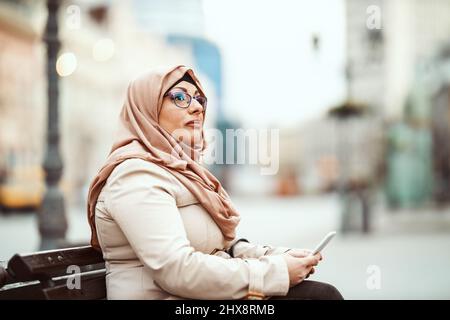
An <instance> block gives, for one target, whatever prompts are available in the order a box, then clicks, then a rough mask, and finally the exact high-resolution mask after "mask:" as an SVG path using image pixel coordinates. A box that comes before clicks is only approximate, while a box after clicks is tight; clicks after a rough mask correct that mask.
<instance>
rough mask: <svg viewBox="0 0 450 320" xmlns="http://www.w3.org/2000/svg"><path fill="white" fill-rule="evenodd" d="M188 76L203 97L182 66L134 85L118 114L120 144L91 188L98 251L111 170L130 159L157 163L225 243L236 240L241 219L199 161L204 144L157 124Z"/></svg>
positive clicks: (150, 75) (90, 217)
mask: <svg viewBox="0 0 450 320" xmlns="http://www.w3.org/2000/svg"><path fill="white" fill-rule="evenodd" d="M186 72H188V74H189V75H190V76H191V77H192V79H194V81H195V82H196V83H197V86H198V90H199V91H200V92H201V93H202V94H203V95H204V91H203V88H202V87H201V84H200V82H199V80H198V78H197V77H196V75H195V74H194V72H193V71H192V70H191V69H189V68H187V67H185V66H183V65H180V66H176V67H170V68H167V67H160V68H155V69H153V70H151V71H150V72H148V73H146V74H144V75H142V76H141V77H139V78H137V79H135V80H134V81H132V82H131V83H130V85H129V87H128V92H127V97H126V100H125V103H124V105H123V108H122V111H121V113H120V119H119V130H118V134H117V138H116V141H115V143H114V144H113V146H112V149H111V151H110V154H109V156H108V158H107V160H106V163H105V165H104V166H103V167H102V168H101V169H100V171H99V173H98V174H97V176H96V177H95V178H94V180H93V181H92V183H91V185H90V187H89V194H88V205H87V214H88V220H89V225H90V227H91V232H92V234H91V245H92V246H93V247H94V248H96V249H97V250H100V246H99V243H98V239H97V232H96V227H95V205H96V202H97V198H98V196H99V194H100V191H101V190H102V188H103V186H104V185H105V183H106V180H107V179H108V177H109V175H110V174H111V172H112V171H113V169H114V168H115V167H116V166H117V165H119V164H120V163H121V162H122V161H124V160H126V159H130V158H140V159H143V160H146V161H149V162H153V163H155V164H157V165H159V166H160V167H162V168H164V169H165V170H167V171H169V172H170V173H171V174H173V175H174V176H175V177H176V178H177V179H179V181H180V182H181V183H182V184H183V185H185V186H186V188H187V189H189V190H190V191H191V192H192V193H193V194H194V196H195V197H196V198H197V199H198V200H199V202H200V203H201V205H202V206H203V207H204V208H205V209H206V210H207V211H208V213H209V214H210V215H211V217H212V218H213V220H214V221H215V222H216V224H217V225H218V227H219V228H220V230H221V231H222V233H223V235H224V237H225V239H226V240H233V239H234V238H235V229H236V227H237V225H238V223H239V220H240V217H239V214H238V212H237V211H236V210H235V208H234V207H233V205H232V203H231V200H230V197H229V196H228V194H227V192H226V191H225V190H224V189H223V187H222V186H221V184H220V182H219V181H218V180H217V178H215V177H214V176H213V175H212V174H211V173H210V172H209V171H208V170H207V169H206V168H204V167H203V166H202V165H201V164H200V163H199V162H198V159H199V156H200V153H201V151H203V150H204V148H205V146H206V144H205V143H204V139H202V145H201V146H200V147H199V148H198V147H197V148H191V147H189V146H187V145H185V144H183V143H182V142H179V141H177V139H175V138H174V137H172V136H171V135H170V134H169V133H168V132H167V131H165V130H164V129H163V128H161V127H160V126H159V124H158V118H159V117H158V116H159V112H160V110H161V105H162V100H163V95H164V93H165V92H166V90H167V89H169V88H170V87H171V85H172V84H173V83H175V82H176V81H177V80H179V79H180V78H181V77H182V76H183V75H184V74H185V73H186ZM202 137H204V136H203V128H202ZM187 153H190V154H189V155H188V154H187Z"/></svg>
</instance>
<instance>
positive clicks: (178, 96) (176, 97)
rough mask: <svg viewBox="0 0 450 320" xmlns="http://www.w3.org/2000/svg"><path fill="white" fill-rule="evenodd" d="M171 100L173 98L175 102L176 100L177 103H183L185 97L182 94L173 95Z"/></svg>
mask: <svg viewBox="0 0 450 320" xmlns="http://www.w3.org/2000/svg"><path fill="white" fill-rule="evenodd" d="M173 98H174V99H175V100H178V101H184V100H186V96H185V95H184V94H183V93H175V94H174V95H173Z"/></svg>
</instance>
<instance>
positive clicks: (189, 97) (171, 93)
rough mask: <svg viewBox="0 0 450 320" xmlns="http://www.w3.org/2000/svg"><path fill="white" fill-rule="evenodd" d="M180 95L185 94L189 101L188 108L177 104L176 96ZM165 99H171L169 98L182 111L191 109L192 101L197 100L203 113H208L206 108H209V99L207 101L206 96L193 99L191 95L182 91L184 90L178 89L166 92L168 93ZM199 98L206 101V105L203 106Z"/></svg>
mask: <svg viewBox="0 0 450 320" xmlns="http://www.w3.org/2000/svg"><path fill="white" fill-rule="evenodd" d="M179 93H182V94H184V95H185V96H186V97H188V99H189V101H188V104H187V106H179V105H178V104H177V100H175V94H179ZM164 97H169V98H170V99H171V100H172V102H173V103H174V104H175V105H176V106H177V107H178V108H181V109H187V108H189V107H190V105H191V103H192V100H193V99H195V100H196V101H197V102H198V103H199V104H200V105H201V106H202V107H203V112H205V111H206V107H207V104H208V99H207V98H206V97H205V96H202V95H198V96H195V97H192V96H191V95H190V94H189V93H187V92H184V91H182V90H177V89H175V90H173V91H168V92H166V93H165V94H164ZM198 97H201V98H202V99H205V104H202V103H201V102H200V101H199V100H198V99H197V98H198Z"/></svg>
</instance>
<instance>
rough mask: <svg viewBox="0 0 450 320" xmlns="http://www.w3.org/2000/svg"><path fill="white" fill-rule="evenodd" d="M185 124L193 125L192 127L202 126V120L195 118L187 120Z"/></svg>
mask: <svg viewBox="0 0 450 320" xmlns="http://www.w3.org/2000/svg"><path fill="white" fill-rule="evenodd" d="M185 126H187V127H191V128H199V127H201V126H202V122H201V121H199V120H193V121H189V122H186V124H185Z"/></svg>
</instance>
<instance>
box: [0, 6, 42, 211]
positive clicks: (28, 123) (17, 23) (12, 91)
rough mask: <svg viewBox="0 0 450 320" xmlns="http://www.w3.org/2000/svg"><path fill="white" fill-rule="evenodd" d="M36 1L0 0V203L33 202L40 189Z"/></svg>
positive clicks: (39, 51)
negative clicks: (0, 0)
mask: <svg viewBox="0 0 450 320" xmlns="http://www.w3.org/2000/svg"><path fill="white" fill-rule="evenodd" d="M39 7H40V5H39V3H38V2H36V1H2V2H1V3H0V207H1V206H11V207H15V206H20V207H21V206H24V207H28V206H34V205H36V204H38V203H39V201H40V194H41V192H42V172H41V170H40V161H41V157H42V142H43V138H44V135H43V134H44V132H43V130H42V129H43V127H44V126H43V122H44V121H45V114H44V105H43V102H44V100H43V98H44V94H45V86H44V83H43V75H44V70H45V69H44V67H43V54H44V51H43V49H44V47H43V45H42V43H41V41H40V30H39V27H38V25H39V17H38V12H39Z"/></svg>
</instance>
